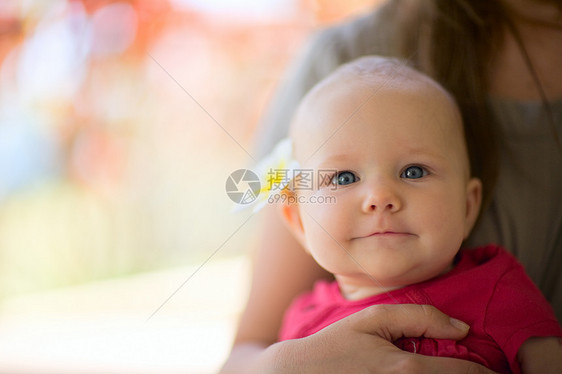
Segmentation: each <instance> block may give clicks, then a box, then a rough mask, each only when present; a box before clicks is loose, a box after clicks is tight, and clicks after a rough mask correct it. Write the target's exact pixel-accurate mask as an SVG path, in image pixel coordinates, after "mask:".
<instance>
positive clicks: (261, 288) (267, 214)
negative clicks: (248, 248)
mask: <svg viewBox="0 0 562 374" xmlns="http://www.w3.org/2000/svg"><path fill="white" fill-rule="evenodd" d="M260 214H263V221H262V224H263V229H262V230H261V238H260V241H259V243H258V245H259V246H258V253H257V256H256V258H255V261H254V265H253V272H254V273H253V278H252V284H251V291H250V296H249V299H248V302H247V304H246V309H245V311H244V312H243V314H242V318H241V320H240V324H239V327H238V333H237V335H236V338H235V344H239V343H245V342H253V343H254V342H259V343H261V344H264V345H266V346H268V345H270V344H273V343H274V342H276V341H277V336H278V332H279V328H280V326H281V320H282V318H283V313H284V312H285V310H286V309H287V307H288V306H289V303H290V302H291V301H292V300H293V299H294V297H295V296H296V295H298V294H299V293H301V292H303V291H305V290H307V289H311V288H312V285H313V284H314V282H315V281H317V280H318V279H321V278H328V277H330V274H329V273H328V272H326V271H325V270H323V269H322V268H321V267H320V266H319V265H317V264H316V262H315V261H314V259H313V258H312V257H311V256H309V255H308V254H307V253H306V252H305V250H304V249H303V248H302V247H301V245H300V244H299V243H298V242H297V240H295V239H294V237H293V235H292V234H291V233H290V232H289V231H288V229H287V228H286V226H285V223H284V222H283V221H282V219H281V217H280V215H279V211H278V209H276V207H275V206H266V207H265V208H264V209H263V212H260Z"/></svg>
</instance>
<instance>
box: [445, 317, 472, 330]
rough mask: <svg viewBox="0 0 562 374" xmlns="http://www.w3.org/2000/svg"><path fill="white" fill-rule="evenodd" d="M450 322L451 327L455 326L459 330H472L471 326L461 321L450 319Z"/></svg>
mask: <svg viewBox="0 0 562 374" xmlns="http://www.w3.org/2000/svg"><path fill="white" fill-rule="evenodd" d="M449 320H450V321H451V325H453V326H455V327H456V328H457V329H459V330H462V331H466V330H468V329H469V328H470V326H469V325H467V324H466V323H464V322H463V321H460V320H458V319H456V318H449Z"/></svg>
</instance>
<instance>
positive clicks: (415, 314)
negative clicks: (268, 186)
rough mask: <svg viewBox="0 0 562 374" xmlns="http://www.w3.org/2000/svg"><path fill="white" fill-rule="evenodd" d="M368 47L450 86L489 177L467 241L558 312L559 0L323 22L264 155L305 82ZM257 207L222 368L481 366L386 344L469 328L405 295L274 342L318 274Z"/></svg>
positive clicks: (389, 8) (437, 6)
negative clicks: (257, 232) (522, 273)
mask: <svg viewBox="0 0 562 374" xmlns="http://www.w3.org/2000/svg"><path fill="white" fill-rule="evenodd" d="M369 54H379V55H387V56H393V57H400V58H405V59H408V60H410V61H411V63H412V65H414V66H415V67H417V68H418V69H420V70H422V71H423V72H425V73H427V74H429V75H431V76H433V77H434V78H435V79H436V80H438V81H439V82H440V83H441V84H442V85H443V86H445V88H447V89H448V90H449V91H450V92H452V93H453V94H454V96H455V98H456V100H457V101H458V103H459V105H460V107H461V110H462V114H463V117H464V121H465V124H466V137H467V142H468V143H469V147H470V148H471V152H470V153H471V154H472V155H473V157H472V159H471V163H472V165H473V167H474V170H473V173H474V174H475V175H477V176H479V177H480V178H481V179H482V180H483V182H484V185H485V186H486V187H487V189H486V191H485V202H486V206H485V209H484V212H483V214H482V216H481V219H480V222H479V224H478V226H477V227H476V229H475V230H474V232H473V235H472V236H471V237H470V238H469V240H468V241H469V245H470V246H476V245H479V244H484V243H489V242H495V243H498V244H501V245H502V246H504V247H506V248H508V249H509V250H511V251H512V252H513V253H514V254H515V255H516V256H517V257H518V258H519V260H520V261H521V262H522V263H523V264H524V266H525V268H526V271H527V273H528V274H529V275H530V276H531V278H532V279H533V280H534V281H535V283H536V284H537V285H538V286H539V288H540V289H541V290H542V292H543V293H544V294H545V296H546V297H547V299H548V300H549V301H550V303H551V304H552V306H553V307H554V309H555V312H556V314H557V317H558V319H559V320H560V319H561V317H562V276H561V274H562V269H561V264H562V199H561V198H560V191H562V173H560V172H559V171H560V170H562V146H561V144H560V140H559V135H558V134H559V133H560V132H561V131H562V129H561V127H562V124H561V123H562V69H560V66H562V10H561V5H560V3H559V2H558V1H553V0H503V1H501V0H491V1H485V0H477V1H470V0H433V1H431V0H394V1H389V2H387V3H386V4H384V5H383V6H382V7H380V8H378V9H377V10H376V11H374V12H373V13H371V14H368V15H366V16H364V17H362V18H360V19H357V20H355V21H353V22H352V23H349V24H345V25H341V26H338V27H335V28H332V29H328V30H325V31H324V32H322V33H320V34H319V35H317V37H316V38H315V39H314V40H313V41H312V43H311V44H310V45H309V47H308V49H307V50H306V51H305V53H304V54H303V55H302V56H301V58H300V60H298V61H297V63H296V64H295V66H294V68H293V70H292V71H291V72H290V74H289V76H288V79H287V80H286V82H285V83H284V86H283V87H282V88H281V90H280V92H279V94H278V96H277V98H276V100H275V102H274V106H273V110H272V111H271V112H270V115H269V116H268V118H266V122H265V125H264V127H263V134H264V135H262V137H261V143H260V145H263V146H262V148H261V150H262V154H263V153H266V152H267V151H268V150H269V149H271V147H272V145H273V144H275V142H276V141H277V140H278V139H280V138H282V137H284V136H285V135H286V132H287V128H288V124H289V122H290V119H291V117H292V114H293V111H294V109H295V107H296V105H297V103H298V102H299V100H300V99H301V98H302V96H303V95H304V94H305V93H306V91H307V90H308V89H309V88H310V87H312V86H313V85H314V83H316V82H317V81H318V80H320V79H321V78H323V77H324V76H325V75H327V74H328V73H329V72H331V71H332V70H334V69H335V68H336V67H337V66H339V65H340V64H342V63H345V62H347V61H350V60H353V59H355V58H357V57H359V56H362V55H369ZM494 186H495V189H493V188H492V187H494ZM263 214H264V215H266V217H264V218H265V222H266V225H264V226H265V229H264V232H263V233H262V237H263V240H262V246H261V248H260V251H259V253H258V257H257V259H256V265H255V271H254V280H253V284H252V292H251V294H250V298H249V300H248V304H247V308H246V310H245V312H244V314H243V316H242V319H241V322H240V326H239V330H238V333H237V336H236V341H235V345H234V348H233V351H232V353H231V356H230V357H229V360H228V361H227V363H226V365H225V366H224V368H223V371H222V373H251V372H256V373H264V372H275V373H283V372H287V373H290V372H303V373H315V372H318V373H332V372H333V373H338V372H344V371H345V370H347V371H349V372H354V373H357V372H366V373H388V372H402V373H407V372H447V373H454V372H459V373H462V372H483V373H484V372H488V371H487V370H486V369H484V368H482V367H478V366H475V365H473V364H470V363H468V362H464V361H458V360H451V359H445V358H435V357H424V356H421V355H411V354H408V353H404V352H401V351H400V350H398V349H397V348H396V347H394V346H393V345H392V344H391V343H389V340H392V339H394V338H396V337H400V336H419V335H421V334H425V335H426V336H428V335H431V336H434V337H439V338H450V339H461V338H462V337H463V336H464V335H465V334H466V330H463V328H461V329H460V330H459V329H455V328H454V326H452V325H451V324H450V323H449V322H448V321H449V319H448V318H447V316H444V315H443V314H441V313H440V312H439V311H437V310H435V309H433V308H429V307H422V306H415V305H409V306H405V307H399V308H395V306H388V307H385V308H382V309H375V310H371V309H369V310H365V311H362V312H359V313H356V314H355V315H352V316H350V317H348V318H347V319H344V320H342V321H340V322H338V323H336V324H334V325H332V326H330V327H329V328H326V329H324V330H322V331H320V332H319V333H317V334H314V335H312V336H310V337H308V338H305V339H300V340H293V341H286V342H282V343H276V344H273V343H275V342H276V339H277V330H278V328H279V325H280V323H281V316H282V315H283V312H284V310H285V308H286V307H287V305H288V303H289V302H290V301H291V300H292V299H293V298H294V297H295V296H296V294H298V293H299V292H301V291H302V290H305V289H307V288H310V287H311V285H312V284H313V283H314V281H316V280H318V279H319V278H322V277H325V276H327V275H326V274H325V273H324V271H323V270H322V269H320V268H319V267H318V266H317V265H315V264H314V261H313V260H312V259H311V258H309V257H306V255H305V254H303V253H304V251H303V250H302V249H301V248H299V247H298V244H297V242H296V241H295V240H294V239H293V238H292V237H291V236H290V234H289V233H288V231H287V230H286V229H285V228H284V227H283V225H282V224H281V223H280V219H279V217H277V215H276V213H275V212H272V211H266V212H264V213H263ZM288 269H290V270H288ZM393 370H394V371H393ZM478 370H480V371H478Z"/></svg>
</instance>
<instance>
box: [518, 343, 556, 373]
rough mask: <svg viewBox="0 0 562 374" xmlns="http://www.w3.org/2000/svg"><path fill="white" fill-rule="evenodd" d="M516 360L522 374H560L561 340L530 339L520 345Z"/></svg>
mask: <svg viewBox="0 0 562 374" xmlns="http://www.w3.org/2000/svg"><path fill="white" fill-rule="evenodd" d="M517 359H518V360H519V363H520V365H521V372H522V373H524V374H555V373H558V374H559V373H562V338H556V337H550V338H530V339H527V340H526V341H525V343H523V345H521V348H519V352H518V353H517Z"/></svg>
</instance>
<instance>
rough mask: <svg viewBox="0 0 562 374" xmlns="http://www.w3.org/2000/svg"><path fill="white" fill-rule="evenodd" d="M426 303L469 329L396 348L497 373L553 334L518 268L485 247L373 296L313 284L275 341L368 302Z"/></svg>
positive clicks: (542, 302) (556, 330)
mask: <svg viewBox="0 0 562 374" xmlns="http://www.w3.org/2000/svg"><path fill="white" fill-rule="evenodd" d="M394 303H403V304H412V303H414V304H429V305H433V306H435V307H436V308H438V309H439V310H441V311H442V312H443V313H445V314H447V315H449V316H451V317H455V318H458V319H460V320H462V321H464V322H466V323H468V324H469V325H470V331H469V334H468V335H467V337H466V338H464V339H463V340H461V341H454V340H447V339H431V338H424V337H422V338H402V339H399V340H398V341H396V342H394V344H395V345H397V346H398V347H400V348H401V349H404V350H407V351H410V352H416V353H419V354H423V355H430V356H445V357H455V358H461V359H465V360H470V361H474V362H477V363H480V364H482V365H484V366H486V367H488V368H490V369H492V370H494V371H497V372H499V373H511V372H513V373H520V368H519V363H518V361H517V357H516V355H517V351H518V350H519V347H520V346H521V344H523V342H524V341H525V340H527V339H528V338H530V337H546V336H559V337H562V329H561V328H560V325H559V323H558V321H557V320H556V317H555V316H554V312H553V311H552V308H551V307H550V305H549V304H548V302H547V301H546V299H545V298H544V297H543V295H542V294H541V292H540V291H539V289H538V288H537V287H536V286H535V285H534V284H533V282H532V281H531V280H530V279H529V277H528V276H527V275H526V274H525V271H524V269H523V267H522V266H521V265H520V264H519V263H518V262H517V260H516V259H515V258H514V257H513V256H512V255H511V254H509V253H507V252H506V251H505V250H504V249H502V248H500V247H498V246H495V245H489V246H486V247H481V248H477V249H474V250H463V251H461V252H459V255H458V257H457V263H456V265H455V267H454V268H453V269H452V270H451V271H450V272H448V273H447V274H444V275H443V276H440V277H437V278H434V279H431V280H428V281H425V282H422V283H418V284H413V285H410V286H407V287H404V288H400V289H397V290H394V291H391V292H388V293H384V294H380V295H374V296H371V297H368V298H365V299H362V300H353V301H351V300H346V299H344V298H343V296H342V295H341V293H340V291H339V288H338V285H337V283H336V282H326V281H321V282H318V283H317V284H316V285H315V287H314V290H313V291H312V292H310V293H306V294H303V295H301V296H300V297H298V298H297V299H295V301H293V303H292V305H291V306H290V307H289V309H288V310H287V312H286V314H285V318H284V321H283V325H282V327H281V331H280V340H287V339H295V338H302V337H305V336H308V335H311V334H314V333H315V332H317V331H319V330H321V329H323V328H324V327H326V326H328V325H330V324H332V323H334V322H336V321H338V320H340V319H342V318H344V317H346V316H348V315H350V314H353V313H355V312H358V311H359V310H361V309H363V308H365V307H367V306H370V305H374V304H394Z"/></svg>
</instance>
